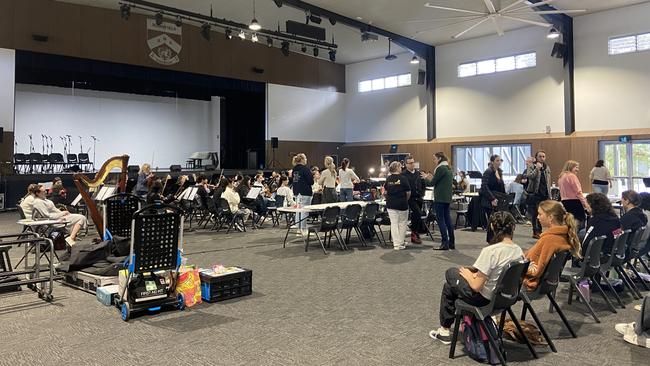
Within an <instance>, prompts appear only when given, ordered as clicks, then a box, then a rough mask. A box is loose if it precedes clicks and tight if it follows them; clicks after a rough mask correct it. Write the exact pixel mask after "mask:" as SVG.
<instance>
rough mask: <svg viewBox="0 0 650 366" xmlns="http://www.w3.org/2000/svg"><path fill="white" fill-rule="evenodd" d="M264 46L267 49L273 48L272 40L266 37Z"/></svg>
mask: <svg viewBox="0 0 650 366" xmlns="http://www.w3.org/2000/svg"><path fill="white" fill-rule="evenodd" d="M266 45H267V46H269V47H273V38H271V37H266Z"/></svg>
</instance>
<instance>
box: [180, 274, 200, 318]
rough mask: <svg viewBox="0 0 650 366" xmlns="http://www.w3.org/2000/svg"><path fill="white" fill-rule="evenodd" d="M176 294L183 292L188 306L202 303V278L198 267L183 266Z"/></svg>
mask: <svg viewBox="0 0 650 366" xmlns="http://www.w3.org/2000/svg"><path fill="white" fill-rule="evenodd" d="M176 294H177V295H178V294H182V295H183V298H184V300H185V306H186V307H188V308H189V307H192V306H194V305H197V304H200V303H201V302H202V301H201V278H200V277H199V270H198V269H196V268H190V267H188V268H182V269H181V272H180V274H179V275H178V283H177V284H176Z"/></svg>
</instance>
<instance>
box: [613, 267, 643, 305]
mask: <svg viewBox="0 0 650 366" xmlns="http://www.w3.org/2000/svg"><path fill="white" fill-rule="evenodd" d="M615 270H616V273H618V276H619V277H620V278H621V280H623V284H624V285H625V286H626V287H627V288H628V289H629V290H630V292H631V293H632V297H634V299H635V300H636V299H640V298H641V294H640V293H639V292H638V290H637V288H636V286H635V285H634V283H632V279H631V278H630V277H629V276H628V275H627V273H625V270H624V269H623V267H622V266H616V268H615Z"/></svg>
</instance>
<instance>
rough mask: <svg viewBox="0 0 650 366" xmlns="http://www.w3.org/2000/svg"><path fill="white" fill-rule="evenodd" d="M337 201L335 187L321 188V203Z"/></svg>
mask: <svg viewBox="0 0 650 366" xmlns="http://www.w3.org/2000/svg"><path fill="white" fill-rule="evenodd" d="M338 201H339V199H338V197H337V195H336V189H335V188H327V187H325V188H323V203H335V202H338Z"/></svg>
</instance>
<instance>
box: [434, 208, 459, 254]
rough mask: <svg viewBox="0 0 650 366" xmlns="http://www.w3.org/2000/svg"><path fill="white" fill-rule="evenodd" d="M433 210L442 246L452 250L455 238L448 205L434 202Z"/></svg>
mask: <svg viewBox="0 0 650 366" xmlns="http://www.w3.org/2000/svg"><path fill="white" fill-rule="evenodd" d="M433 209H434V210H435V212H436V221H438V227H439V228H440V236H442V246H443V247H449V248H452V249H453V248H454V244H455V241H456V237H455V236H454V224H452V223H451V211H450V210H449V203H438V202H435V203H434V204H433Z"/></svg>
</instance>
